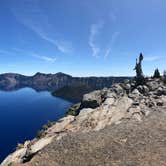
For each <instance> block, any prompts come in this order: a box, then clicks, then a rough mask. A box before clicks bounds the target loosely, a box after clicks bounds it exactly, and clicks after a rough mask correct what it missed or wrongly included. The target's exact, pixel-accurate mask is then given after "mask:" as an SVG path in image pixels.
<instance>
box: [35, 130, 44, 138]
mask: <svg viewBox="0 0 166 166" xmlns="http://www.w3.org/2000/svg"><path fill="white" fill-rule="evenodd" d="M44 136H45V131H44V130H39V131H37V134H36V137H37V138H42V137H44Z"/></svg>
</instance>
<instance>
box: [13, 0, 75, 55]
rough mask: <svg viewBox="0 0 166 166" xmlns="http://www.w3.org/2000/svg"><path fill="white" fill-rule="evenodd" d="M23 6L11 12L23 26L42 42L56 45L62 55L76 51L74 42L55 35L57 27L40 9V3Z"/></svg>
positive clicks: (31, 2) (32, 2)
mask: <svg viewBox="0 0 166 166" xmlns="http://www.w3.org/2000/svg"><path fill="white" fill-rule="evenodd" d="M23 2H24V0H23ZM26 3H28V5H27V4H26ZM21 6H22V7H20V8H18V7H17V8H15V7H13V8H12V10H11V11H12V13H13V15H14V16H15V18H16V19H17V20H18V21H19V22H20V23H21V24H23V25H24V26H26V27H28V28H29V29H31V30H32V31H33V32H34V33H36V34H37V35H38V36H39V37H40V38H41V39H42V40H45V41H47V42H49V43H50V44H52V45H54V46H55V47H56V48H57V49H58V50H59V51H60V52H62V53H70V52H72V51H73V50H74V49H73V45H72V42H70V41H66V40H65V39H62V37H59V36H61V34H59V33H58V34H57V33H55V32H56V27H55V26H54V25H53V23H52V20H51V21H50V19H49V17H48V16H47V15H46V14H45V12H44V11H43V9H42V8H41V7H40V3H39V1H32V0H29V1H27V2H26V1H25V2H24V3H22V4H21ZM24 9H26V10H24Z"/></svg>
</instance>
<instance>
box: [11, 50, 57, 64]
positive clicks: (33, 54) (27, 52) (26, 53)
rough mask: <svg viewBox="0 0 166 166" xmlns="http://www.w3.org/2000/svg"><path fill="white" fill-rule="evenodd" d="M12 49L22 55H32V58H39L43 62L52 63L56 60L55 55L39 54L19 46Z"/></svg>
mask: <svg viewBox="0 0 166 166" xmlns="http://www.w3.org/2000/svg"><path fill="white" fill-rule="evenodd" d="M13 51H15V52H17V53H19V54H22V55H24V56H29V57H34V58H37V59H40V60H42V61H45V62H50V63H54V62H55V61H56V60H57V58H56V57H51V56H44V55H40V54H38V53H36V52H35V51H28V50H24V49H21V48H13Z"/></svg>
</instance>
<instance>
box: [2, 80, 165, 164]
mask: <svg viewBox="0 0 166 166" xmlns="http://www.w3.org/2000/svg"><path fill="white" fill-rule="evenodd" d="M73 108H74V109H73V110H72V111H73V112H77V114H76V115H77V116H72V115H68V116H66V117H64V118H62V119H60V120H59V121H58V122H56V123H55V124H54V125H53V126H52V127H50V128H48V129H46V130H45V131H44V134H42V136H41V138H35V139H34V140H32V141H26V142H25V143H24V145H22V147H21V148H19V149H18V150H16V151H15V152H14V153H12V154H11V155H9V156H8V157H7V158H6V159H5V160H4V161H3V163H2V164H1V165H2V166H8V165H16V166H18V165H20V166H21V165H25V166H36V165H39V166H62V165H63V166H77V165H79V166H88V165H92V166H93V165H94V166H96V165H106V166H107V165H108V166H109V165H113V166H114V165H115V166H129V165H134V166H137V165H138V166H153V165H154V166H156V165H157V166H164V165H166V146H165V145H166V85H165V84H164V83H163V81H162V80H161V79H150V78H148V79H146V83H145V84H144V85H139V86H137V85H136V83H135V81H125V82H124V83H119V84H114V85H113V86H112V87H111V88H104V89H102V90H96V91H93V92H91V93H89V94H86V95H84V97H83V99H82V101H81V103H80V104H77V105H76V106H75V107H74V106H73Z"/></svg>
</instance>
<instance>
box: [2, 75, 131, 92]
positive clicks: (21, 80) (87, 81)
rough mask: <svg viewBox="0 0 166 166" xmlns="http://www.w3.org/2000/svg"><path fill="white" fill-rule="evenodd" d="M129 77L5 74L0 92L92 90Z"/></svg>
mask: <svg viewBox="0 0 166 166" xmlns="http://www.w3.org/2000/svg"><path fill="white" fill-rule="evenodd" d="M124 79H129V77H72V76H70V75H67V74H64V73H56V74H43V73H36V74H35V75H34V76H23V75H20V74H14V73H7V74H1V75H0V89H1V90H16V89H19V88H23V87H30V88H33V89H35V90H37V91H42V90H48V91H51V92H53V91H55V90H58V89H60V88H62V87H64V86H73V85H74V86H78V85H84V86H87V87H89V88H91V89H92V90H95V89H102V88H104V87H110V85H112V83H113V82H114V83H116V82H122V81H123V80H124Z"/></svg>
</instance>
